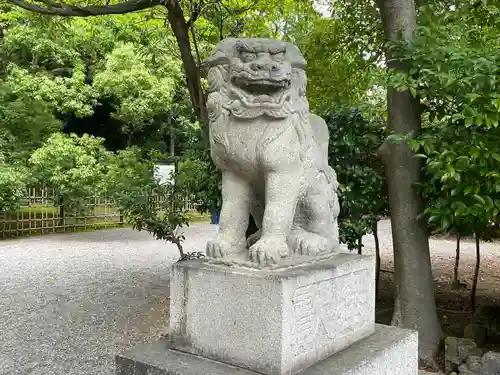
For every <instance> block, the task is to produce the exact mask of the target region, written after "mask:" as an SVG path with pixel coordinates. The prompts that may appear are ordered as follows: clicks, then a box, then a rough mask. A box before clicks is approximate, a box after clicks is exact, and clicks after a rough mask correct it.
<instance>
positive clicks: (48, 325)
mask: <svg viewBox="0 0 500 375" xmlns="http://www.w3.org/2000/svg"><path fill="white" fill-rule="evenodd" d="M215 230H216V228H215V226H209V225H193V226H192V227H190V228H187V229H186V231H185V233H186V237H187V238H188V241H187V243H186V246H187V248H201V247H203V245H204V243H205V242H206V240H207V239H208V238H209V237H211V236H212V235H213V234H214V233H215ZM200 245H201V247H200ZM176 257H178V255H177V253H176V250H175V248H174V247H172V246H170V245H166V244H165V243H164V242H160V241H155V240H154V239H153V238H152V237H150V236H149V235H148V234H146V233H138V232H134V231H132V230H131V229H118V230H116V229H113V230H106V231H98V232H86V233H73V234H60V235H46V236H41V237H31V238H24V239H18V240H8V241H1V242H0V375H28V374H30V375H53V374H54V375H73V374H74V375H111V374H113V373H114V364H113V360H114V355H115V354H116V353H118V352H121V351H123V350H124V349H127V348H129V347H132V346H134V345H135V344H137V343H139V342H141V341H144V340H150V339H152V338H153V337H156V336H157V335H158V333H159V332H160V331H161V330H162V327H163V323H164V322H165V315H166V308H165V306H168V301H167V297H168V293H169V290H168V279H169V267H170V265H171V264H172V262H173V261H174V260H175V259H176Z"/></svg>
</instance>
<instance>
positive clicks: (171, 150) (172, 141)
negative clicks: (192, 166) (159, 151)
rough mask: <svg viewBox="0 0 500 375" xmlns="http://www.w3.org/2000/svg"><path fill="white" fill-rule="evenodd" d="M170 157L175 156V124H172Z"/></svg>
mask: <svg viewBox="0 0 500 375" xmlns="http://www.w3.org/2000/svg"><path fill="white" fill-rule="evenodd" d="M168 156H169V157H174V156H175V131H174V128H173V125H170V140H169V155H168Z"/></svg>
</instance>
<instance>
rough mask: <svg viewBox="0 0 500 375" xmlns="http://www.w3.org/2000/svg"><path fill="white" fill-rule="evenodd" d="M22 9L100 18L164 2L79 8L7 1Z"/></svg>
mask: <svg viewBox="0 0 500 375" xmlns="http://www.w3.org/2000/svg"><path fill="white" fill-rule="evenodd" d="M8 1H9V2H10V3H12V4H15V5H17V6H19V7H21V8H23V9H26V10H29V11H31V12H36V13H40V14H46V15H52V16H62V17H88V16H101V15H105V14H124V13H130V12H137V11H139V10H143V9H148V8H152V7H155V6H157V5H160V4H162V3H163V1H164V0H131V1H127V2H125V3H121V4H113V5H101V6H86V7H79V6H76V5H67V4H62V3H53V2H52V1H51V2H50V4H49V2H48V1H45V2H44V3H45V4H47V6H40V5H37V4H32V3H28V2H26V1H24V0H8ZM52 4H53V5H52Z"/></svg>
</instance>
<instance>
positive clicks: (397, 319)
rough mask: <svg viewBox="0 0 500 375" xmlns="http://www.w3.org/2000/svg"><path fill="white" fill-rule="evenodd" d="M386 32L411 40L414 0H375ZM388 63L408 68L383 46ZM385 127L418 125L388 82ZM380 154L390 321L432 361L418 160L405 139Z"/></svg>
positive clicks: (433, 331)
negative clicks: (388, 230) (407, 331)
mask: <svg viewBox="0 0 500 375" xmlns="http://www.w3.org/2000/svg"><path fill="white" fill-rule="evenodd" d="M377 3H378V6H379V9H380V15H381V18H382V22H383V25H384V29H385V33H386V36H387V38H388V39H389V40H390V41H397V40H400V39H401V38H403V39H404V40H406V41H411V39H412V37H413V34H414V31H415V28H416V12H415V4H414V2H413V0H377ZM386 59H387V66H388V68H392V69H396V70H399V71H401V72H404V73H406V72H407V71H408V67H407V66H406V65H405V64H404V63H403V62H402V61H399V60H398V59H397V58H395V57H394V56H392V55H391V53H390V51H386ZM387 91H388V93H387V108H388V128H389V130H390V131H392V132H394V133H395V134H400V135H402V134H408V133H410V132H418V131H419V130H420V128H421V123H420V110H419V104H420V103H419V100H418V99H416V98H414V97H413V96H412V95H411V93H410V92H409V91H403V92H398V91H397V90H396V89H394V88H391V87H388V90H387ZM379 151H380V155H381V157H382V159H383V160H384V163H385V166H386V168H385V171H386V176H387V184H388V191H389V206H390V216H391V226H392V239H393V246H394V280H395V283H396V285H395V289H396V295H395V307H394V315H393V318H392V324H393V325H395V326H400V327H404V328H411V329H415V330H417V331H418V333H419V358H420V360H421V363H422V364H425V365H433V366H435V361H434V358H435V355H436V354H437V352H438V350H439V346H440V341H441V338H442V331H441V326H440V324H439V320H438V317H437V312H436V305H435V299H434V287H433V282H432V280H433V278H432V268H431V261H430V251H429V238H428V233H427V228H426V225H425V223H424V222H423V221H421V220H417V216H418V215H419V214H420V213H422V212H423V203H422V200H421V199H420V197H419V196H418V194H416V192H415V191H414V189H413V187H412V185H413V184H414V183H415V182H418V181H420V177H421V161H420V159H418V158H414V157H413V154H412V152H411V150H410V149H409V148H408V146H407V145H406V144H403V143H399V144H396V143H393V142H388V141H386V142H384V144H383V145H382V146H381V148H380V150H379Z"/></svg>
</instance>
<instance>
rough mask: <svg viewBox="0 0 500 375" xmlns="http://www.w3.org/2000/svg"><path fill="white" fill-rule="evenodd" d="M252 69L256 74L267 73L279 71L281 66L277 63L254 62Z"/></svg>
mask: <svg viewBox="0 0 500 375" xmlns="http://www.w3.org/2000/svg"><path fill="white" fill-rule="evenodd" d="M250 68H251V69H252V70H254V71H256V72H262V71H267V72H274V71H277V70H278V69H279V65H278V63H277V62H276V61H269V62H265V61H254V62H253V63H252V64H251V65H250Z"/></svg>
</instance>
